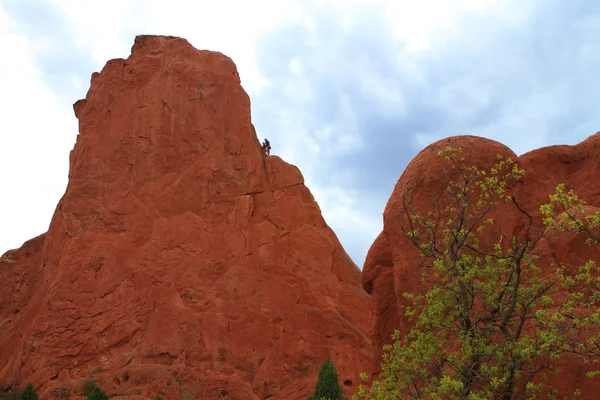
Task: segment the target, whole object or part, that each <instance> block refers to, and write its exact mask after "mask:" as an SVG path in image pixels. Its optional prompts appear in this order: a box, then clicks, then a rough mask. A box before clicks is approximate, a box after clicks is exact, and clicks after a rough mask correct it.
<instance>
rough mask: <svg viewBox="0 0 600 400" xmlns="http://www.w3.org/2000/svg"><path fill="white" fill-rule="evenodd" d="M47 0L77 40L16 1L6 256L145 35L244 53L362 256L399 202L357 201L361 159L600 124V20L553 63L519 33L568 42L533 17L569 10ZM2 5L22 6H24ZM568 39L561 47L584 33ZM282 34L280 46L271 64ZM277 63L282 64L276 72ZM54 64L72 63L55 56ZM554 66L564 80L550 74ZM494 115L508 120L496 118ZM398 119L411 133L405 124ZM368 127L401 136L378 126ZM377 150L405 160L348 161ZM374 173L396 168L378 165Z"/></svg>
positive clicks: (250, 74)
mask: <svg viewBox="0 0 600 400" xmlns="http://www.w3.org/2000/svg"><path fill="white" fill-rule="evenodd" d="M31 1H32V2H40V3H44V4H45V5H46V6H51V7H53V9H54V11H56V12H57V13H58V15H59V16H60V17H61V18H62V19H61V21H60V22H61V25H60V26H59V25H58V24H57V25H56V26H55V29H56V30H57V32H58V31H59V30H62V32H60V33H61V34H57V32H53V31H51V30H49V31H47V32H43V35H39V36H35V37H33V36H26V35H25V32H26V31H25V23H24V21H16V20H15V19H14V17H11V16H9V15H7V13H6V12H5V11H4V12H3V11H2V6H0V54H2V58H1V59H0V91H1V93H2V94H3V97H2V99H1V100H0V101H1V102H2V103H0V107H2V108H1V109H2V110H3V118H2V119H1V120H0V140H1V142H0V145H1V146H2V147H1V148H2V149H10V151H9V152H8V153H6V152H5V154H4V155H3V157H2V160H1V161H0V166H1V167H2V169H1V170H0V173H1V174H2V176H1V178H2V179H1V181H2V184H3V185H4V186H5V192H6V193H12V196H11V195H5V196H4V198H2V199H1V200H0V223H1V224H2V231H1V232H0V252H2V249H3V248H4V247H6V246H10V247H14V246H17V245H19V244H20V243H21V242H22V241H23V240H26V239H28V238H30V237H32V236H34V235H36V234H39V233H41V232H43V231H44V230H45V227H46V226H47V224H48V222H49V220H50V216H51V214H52V211H53V210H54V207H55V205H56V203H57V201H58V198H59V197H60V195H61V194H62V193H63V191H64V186H65V183H66V177H67V166H68V151H69V150H70V149H71V148H72V145H73V143H74V139H75V135H76V124H77V121H76V119H75V117H74V115H73V112H72V107H71V104H72V103H73V102H74V101H76V100H78V99H79V98H82V97H84V96H85V92H86V91H87V88H88V82H89V77H90V75H91V73H92V72H94V71H93V70H88V69H89V68H90V63H92V67H91V68H95V69H96V70H100V69H101V68H102V67H103V65H104V64H105V63H106V61H107V60H109V59H112V58H117V57H127V56H128V55H129V52H130V48H131V45H132V44H133V38H134V36H135V35H137V34H167V35H174V36H181V37H184V38H186V39H188V40H189V41H190V42H191V43H192V45H194V46H195V47H197V48H199V49H209V50H216V51H220V52H222V53H224V54H226V55H228V56H230V57H232V59H233V60H234V61H235V63H236V64H237V66H238V70H239V72H240V76H241V78H242V84H243V86H244V88H245V89H246V90H247V91H248V93H249V95H250V96H251V99H252V104H253V110H252V112H253V117H254V120H255V123H256V122H257V121H259V122H258V124H257V126H256V127H257V131H258V133H259V136H260V137H261V138H262V137H264V136H267V137H269V139H271V141H272V143H273V145H274V147H273V151H274V153H275V154H278V155H281V156H282V157H283V158H284V159H286V160H287V161H289V162H291V163H293V164H296V165H298V166H299V167H300V168H301V170H302V172H303V174H304V176H305V177H306V180H307V183H308V185H309V187H310V188H311V190H312V191H313V193H314V194H315V197H316V198H317V200H318V201H319V203H320V204H321V207H322V209H323V213H324V215H325V217H326V219H327V221H328V222H329V223H330V224H331V225H332V227H333V228H334V230H335V231H336V232H337V233H338V235H339V236H340V238H341V240H342V243H344V244H345V245H346V246H347V247H348V245H351V246H359V245H357V244H356V243H358V242H359V241H360V242H361V243H362V242H364V243H365V244H364V246H368V245H369V244H370V241H371V240H372V239H374V238H375V235H376V234H377V233H378V230H379V227H380V225H381V218H380V216H381V211H382V210H383V208H381V209H377V210H374V211H373V210H371V211H370V213H367V212H366V211H365V207H371V208H372V205H371V204H375V203H377V202H379V203H381V204H384V203H385V201H386V200H387V199H377V201H375V199H374V198H372V197H371V195H370V194H368V193H360V191H358V192H356V191H355V188H354V187H353V186H352V185H353V184H356V181H355V178H354V177H353V176H349V174H347V173H345V172H344V170H341V169H339V168H346V171H350V170H352V171H356V170H355V169H352V168H353V167H355V166H354V165H349V164H352V163H362V162H363V161H364V162H365V163H367V164H368V165H365V166H364V169H365V170H368V171H369V172H368V173H369V174H379V175H386V176H388V175H389V176H393V178H390V179H397V177H398V176H399V174H400V173H401V171H398V174H397V175H395V174H396V170H395V169H394V168H400V167H399V165H403V163H404V162H407V160H404V159H403V158H404V157H408V155H409V154H414V153H416V152H417V151H418V150H420V149H421V148H422V147H423V146H425V145H427V144H429V143H430V142H431V141H433V140H437V139H439V138H441V137H443V136H447V135H455V134H479V135H485V136H488V137H491V138H494V139H497V140H501V141H503V142H505V143H506V144H507V145H509V146H511V147H513V149H514V150H515V151H517V152H522V151H526V150H529V149H531V148H534V147H538V146H540V145H544V144H551V141H554V140H556V138H555V137H553V136H552V135H554V136H556V134H555V133H550V132H551V131H553V130H552V128H553V127H554V126H555V125H556V124H558V123H561V122H564V121H565V120H566V119H567V118H568V117H569V115H570V113H576V112H579V113H580V114H581V115H580V116H579V117H578V118H577V122H576V123H573V124H571V125H570V127H569V129H570V132H568V133H569V134H572V137H573V138H575V137H577V139H572V140H571V139H570V140H571V142H575V141H577V140H579V139H581V138H583V137H585V136H587V135H589V134H590V133H593V132H594V130H597V126H595V125H594V121H599V120H598V118H600V117H592V116H594V115H596V114H597V113H596V111H595V108H597V107H595V105H596V104H597V96H596V95H595V93H597V92H598V90H595V89H594V88H597V87H598V85H597V84H595V83H594V82H596V81H597V80H596V79H595V75H596V71H595V70H594V71H592V69H591V68H589V66H590V65H598V64H599V63H600V61H599V58H600V56H599V54H600V52H599V51H597V50H598V46H597V45H596V44H595V42H593V38H595V37H597V34H596V33H598V28H597V27H598V26H600V24H598V18H597V17H595V18H594V17H593V16H586V17H585V18H579V19H577V22H576V23H574V24H573V26H572V27H571V28H572V29H573V32H575V33H573V35H575V36H577V37H578V38H579V37H580V38H590V39H589V42H588V45H587V46H585V45H581V46H580V47H579V49H578V50H577V51H575V52H574V53H573V54H566V55H564V54H563V55H556V57H553V58H551V59H548V60H546V62H545V63H543V62H541V61H537V59H536V57H537V55H536V54H532V53H531V51H532V48H531V47H528V45H529V46H530V45H531V43H529V42H527V40H523V41H521V40H519V39H520V38H521V37H522V38H524V39H530V38H531V37H534V38H536V39H537V40H546V41H548V43H549V44H548V45H547V46H550V45H554V42H553V41H552V40H551V39H549V38H544V37H541V36H536V34H537V31H535V29H536V28H537V27H536V26H533V25H532V21H534V20H535V18H534V17H536V16H538V14H539V13H540V10H542V9H543V10H544V12H547V10H548V9H549V8H550V9H552V7H555V8H557V4H558V2H553V3H552V4H550V5H549V6H547V5H546V3H544V2H541V1H540V0H529V1H527V2H522V1H520V0H454V1H451V2H449V1H447V0H421V1H412V0H378V1H376V0H255V1H252V2H248V1H243V0H222V1H213V0H198V1H194V2H190V1H187V0H172V1H170V2H165V1H163V0H105V1H104V2H103V3H102V6H101V7H90V5H89V4H88V3H87V2H82V1H80V0H31ZM2 4H10V5H11V7H13V8H14V7H18V6H19V5H21V4H23V2H19V1H12V2H10V3H2ZM32 8H33V7H32ZM6 9H8V7H6ZM21 18H25V19H26V17H23V16H21ZM556 18H558V17H556ZM19 23H23V25H19ZM552 23H554V24H556V23H557V22H556V21H551V22H550V24H552ZM284 27H285V28H287V29H286V30H282V29H281V28H284ZM291 28H297V29H299V30H300V31H301V33H300V34H298V33H297V32H296V31H295V30H294V29H291ZM386 28H389V31H390V32H392V34H388V32H385V29H386ZM546 28H547V27H546ZM65 31H67V32H66V33H65ZM282 32H283V33H282ZM515 32H517V34H515ZM518 32H521V33H523V32H525V33H526V34H523V35H522V36H519V34H518ZM560 32H561V33H560V34H558V33H557V34H553V35H555V36H554V38H555V39H564V38H565V37H568V35H563V34H562V32H563V31H562V30H561V31H560ZM294 35H296V37H295V39H296V40H297V41H296V42H293V39H294V38H292V36H294ZM511 35H514V36H511ZM65 38H68V39H67V40H71V41H72V42H70V43H65V42H64V39H65ZM507 38H509V39H510V40H509V39H507ZM274 39H276V41H277V43H275V42H274ZM298 40H299V41H300V42H298ZM582 40H583V39H582ZM267 41H268V42H269V43H270V44H276V46H274V48H269V49H267V51H263V52H262V53H261V54H260V55H259V54H258V53H257V52H258V51H259V47H260V46H259V45H260V44H261V43H265V42H267ZM509 42H510V47H509V46H507V43H509ZM66 45H68V49H69V50H68V52H69V54H68V56H69V57H71V59H73V58H75V59H77V60H83V62H82V64H84V65H85V68H86V69H85V70H83V69H82V67H72V66H71V65H64V72H61V80H60V83H59V84H57V83H56V82H55V83H52V82H49V81H48V79H49V78H48V76H49V75H48V70H47V69H46V66H45V65H44V64H42V63H40V57H41V58H43V57H52V56H54V57H55V58H56V54H60V53H61V52H64V51H65V48H66ZM294 46H301V47H302V49H297V48H295V47H294ZM556 46H558V47H557V48H559V49H560V48H563V49H564V48H570V47H572V46H569V45H565V44H564V43H562V44H561V43H558V44H557V45H556ZM561 46H562V47H561ZM73 48H75V49H76V51H73V50H72V49H73ZM543 51H545V52H546V53H547V54H552V55H553V54H554V53H553V52H552V51H549V50H548V49H547V48H545V49H544V50H543ZM546 53H545V54H546ZM259 56H260V59H258V57H259ZM503 57H507V58H506V59H505V58H503ZM508 57H511V58H510V59H509V58H508ZM565 59H568V60H569V61H570V62H571V63H573V65H567V63H565V61H564V60H565ZM390 60H391V61H390ZM54 61H57V60H54ZM64 62H70V60H69V61H64ZM390 63H395V64H394V65H391V64H390ZM265 65H276V66H277V68H279V69H278V70H271V71H267V70H265V69H261V66H265ZM53 68H54V70H56V69H57V68H59V69H60V68H62V66H60V65H58V64H57V63H56V62H55V64H54V65H53ZM78 68H79V69H78ZM265 68H266V67H265ZM546 69H548V70H550V71H551V72H552V71H553V73H554V75H553V74H552V73H551V74H550V75H545V76H544V75H543V74H542V72H543V71H545V70H546ZM282 71H284V72H282ZM269 74H270V75H269ZM275 75H276V76H275ZM448 77H451V79H448ZM323 86H325V87H326V88H325V89H323ZM269 96H270V97H269ZM574 99H579V100H578V102H576V101H575V100H574ZM265 104H268V105H267V106H265ZM361 107H365V108H367V109H368V110H366V111H365V110H362V109H361ZM586 107H587V108H586ZM319 108H322V109H319ZM490 108H491V109H492V111H493V113H492V114H493V115H491V116H487V115H485V113H486V112H488V111H489V110H488V109H490ZM257 110H258V111H259V112H256V111H257ZM319 113H320V114H321V115H316V114H319ZM427 113H431V115H429V114H427ZM4 115H6V117H4ZM371 118H375V119H378V120H377V121H371V120H370V119H371ZM594 118H595V119H594ZM442 119H443V121H441V120H442ZM571 120H573V118H572V117H571ZM261 121H262V124H261ZM267 121H268V122H267ZM391 123H396V124H398V125H399V126H401V128H402V129H398V130H396V131H394V129H395V126H391V125H390V124H391ZM365 126H367V127H369V126H375V127H377V128H376V129H379V128H380V127H383V128H382V129H386V130H388V131H389V132H388V133H387V136H386V133H385V132H378V131H375V130H373V131H368V132H366V131H365V129H367V128H365ZM392 131H393V133H390V132H392ZM523 132H527V135H524V134H523ZM554 132H556V129H555V128H554ZM411 141H412V144H413V145H414V146H415V147H414V148H410V147H411V146H410V143H411ZM374 142H375V144H374ZM407 143H409V144H408V145H407ZM369 146H379V147H376V150H377V151H378V153H377V154H379V153H381V154H387V155H389V154H393V159H391V160H390V161H389V163H388V164H387V165H386V164H384V163H382V162H381V161H380V160H367V159H363V158H360V156H358V159H357V160H355V161H348V160H349V159H350V158H349V156H352V155H353V154H357V153H359V154H370V155H372V154H375V153H373V152H366V153H365V151H364V149H373V147H369ZM388 147H389V149H388ZM406 148H408V150H406ZM397 151H399V152H400V153H401V154H399V153H394V152H397ZM344 157H346V158H345V159H344ZM332 160H333V161H332ZM340 160H344V161H340ZM336 162H339V163H342V162H343V163H346V164H344V166H340V165H338V164H336ZM371 164H376V165H378V166H379V168H380V170H371V168H373V165H371ZM384 168H388V169H389V170H387V169H386V170H384ZM360 173H362V172H360ZM332 177H333V178H332ZM377 178H380V176H378V177H377ZM386 179H388V178H387V177H386ZM373 180H374V181H377V182H383V180H382V179H376V178H375V176H373ZM392 187H393V183H392V184H391V186H390V187H389V188H386V190H385V191H384V192H386V193H387V191H388V190H389V191H391V189H392ZM7 188H8V189H7ZM378 193H381V192H378ZM363 204H368V206H363ZM371 236H372V237H371ZM9 242H10V244H9ZM359 247H360V246H359ZM347 249H348V250H349V252H350V253H352V252H353V251H352V249H350V248H347ZM360 252H362V250H360V251H356V252H354V254H359V253H360ZM355 260H356V261H357V262H360V261H362V260H360V257H355Z"/></svg>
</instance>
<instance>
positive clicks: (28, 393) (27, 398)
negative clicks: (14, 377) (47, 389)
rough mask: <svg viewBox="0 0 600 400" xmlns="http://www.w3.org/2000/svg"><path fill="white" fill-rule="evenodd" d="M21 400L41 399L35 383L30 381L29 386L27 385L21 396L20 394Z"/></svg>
mask: <svg viewBox="0 0 600 400" xmlns="http://www.w3.org/2000/svg"><path fill="white" fill-rule="evenodd" d="M19 399H20V400H39V397H38V395H37V393H36V391H35V389H34V388H33V385H32V384H31V383H28V384H27V386H25V389H24V390H23V392H22V393H21V396H19Z"/></svg>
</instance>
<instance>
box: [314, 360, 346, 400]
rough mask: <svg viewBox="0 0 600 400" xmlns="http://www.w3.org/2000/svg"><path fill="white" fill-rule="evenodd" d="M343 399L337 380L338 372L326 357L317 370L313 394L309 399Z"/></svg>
mask: <svg viewBox="0 0 600 400" xmlns="http://www.w3.org/2000/svg"><path fill="white" fill-rule="evenodd" d="M320 399H327V400H344V392H343V391H342V388H341V386H340V383H339V382H338V374H337V371H336V370H335V366H334V365H333V363H332V362H331V360H330V359H329V358H328V359H326V360H325V362H324V363H323V365H321V369H320V370H319V380H318V381H317V386H316V388H315V394H314V395H312V396H311V397H309V400H320Z"/></svg>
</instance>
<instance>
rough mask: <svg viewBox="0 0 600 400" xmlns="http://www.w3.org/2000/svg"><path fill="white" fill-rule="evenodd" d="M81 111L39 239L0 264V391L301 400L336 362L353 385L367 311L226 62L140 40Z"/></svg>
mask: <svg viewBox="0 0 600 400" xmlns="http://www.w3.org/2000/svg"><path fill="white" fill-rule="evenodd" d="M75 113H76V115H77V117H78V119H79V127H80V128H79V131H80V134H79V136H78V139H77V143H76V145H75V147H74V149H73V151H72V153H71V164H70V173H69V184H68V187H67V190H66V193H65V195H64V196H63V198H62V199H61V201H60V203H59V204H58V207H57V209H56V212H55V214H54V217H53V218H52V222H51V224H50V228H49V230H48V232H47V233H46V234H44V235H42V236H40V237H38V238H35V239H32V240H31V241H29V242H27V243H25V244H24V245H23V247H22V248H20V249H18V250H14V251H10V252H8V253H6V254H5V255H4V256H3V257H2V258H1V259H0V290H1V292H0V386H6V385H9V384H11V383H12V382H13V381H18V382H20V383H21V384H24V383H26V382H28V381H31V382H33V383H34V385H35V386H36V387H38V388H39V389H40V392H41V393H42V394H43V395H42V398H52V395H51V393H53V391H56V390H58V389H62V390H73V391H74V392H77V391H78V389H79V387H80V384H81V382H82V380H83V379H86V378H87V377H88V376H89V375H90V374H91V375H92V376H93V378H94V379H95V380H96V381H97V382H99V383H100V384H101V385H102V387H103V388H104V389H105V390H106V391H107V392H108V393H109V394H112V395H116V394H118V393H130V394H131V393H141V394H143V395H144V396H146V397H151V398H154V396H156V395H157V394H160V395H162V396H163V397H164V398H167V399H179V398H198V399H217V398H219V399H220V398H229V399H239V400H242V399H243V400H251V399H266V398H270V399H289V400H292V399H305V398H306V397H307V396H308V395H309V394H310V392H311V391H312V390H313V389H314V384H315V382H316V377H317V372H318V368H319V366H320V363H321V362H322V361H323V360H324V359H325V357H326V356H329V357H331V359H332V360H333V362H334V363H335V365H336V367H337V370H338V372H339V375H340V379H341V381H342V383H343V384H344V385H345V387H346V389H347V390H348V393H350V392H352V391H353V390H355V389H356V387H357V385H358V383H359V382H358V373H360V371H361V370H363V369H367V368H368V367H369V366H370V363H371V361H372V347H371V343H370V339H369V332H368V330H369V329H370V326H371V309H370V297H369V296H368V295H367V294H366V293H365V292H364V290H363V289H362V288H361V284H360V279H361V278H360V271H359V269H358V268H357V267H356V265H355V264H354V263H353V262H352V261H351V259H350V258H349V257H348V255H347V254H346V252H345V251H344V249H343V248H342V246H341V245H340V243H339V241H338V239H337V238H336V236H335V234H334V233H333V232H332V230H331V229H330V228H329V227H328V226H327V225H326V223H325V221H324V220H323V218H322V216H321V211H320V209H319V207H318V205H317V204H316V202H315V201H314V199H313V197H312V195H311V193H310V191H309V190H308V189H307V188H306V186H304V180H303V177H302V175H301V173H300V171H299V170H298V169H297V168H296V167H294V166H292V165H289V164H287V163H285V162H284V161H282V160H281V159H280V158H278V157H274V156H271V157H265V156H264V155H263V154H262V152H261V150H260V144H259V141H258V139H257V137H256V134H255V132H254V128H253V126H252V124H251V120H250V101H249V98H248V96H247V95H246V93H245V92H244V90H243V89H242V87H241V85H240V79H239V76H238V73H237V70H236V67H235V65H234V63H233V62H232V61H231V60H230V59H229V58H227V57H225V56H223V55H222V54H219V53H215V52H209V51H198V50H196V49H194V48H193V47H192V46H191V45H190V44H189V43H188V42H187V41H186V40H183V39H180V38H174V37H158V36H156V37H155V36H140V37H137V38H136V40H135V44H134V46H133V48H132V54H131V56H130V57H129V58H127V59H126V60H123V59H117V60H111V61H109V62H108V63H107V64H106V66H105V67H104V69H103V70H102V72H101V73H99V74H97V73H95V74H93V75H92V83H91V88H90V90H89V92H88V94H87V96H86V99H85V100H80V101H78V102H77V103H76V104H75ZM185 396H188V397H185ZM189 396H191V397H189Z"/></svg>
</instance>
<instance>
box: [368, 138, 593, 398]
mask: <svg viewBox="0 0 600 400" xmlns="http://www.w3.org/2000/svg"><path fill="white" fill-rule="evenodd" d="M446 146H452V147H461V148H462V149H463V154H462V156H464V157H465V159H466V161H467V163H469V164H472V165H479V166H482V167H483V166H488V167H489V166H491V165H493V163H494V162H495V157H496V155H498V154H500V155H503V156H505V157H512V158H513V159H517V160H518V163H519V165H520V167H521V168H523V169H524V170H525V177H524V179H523V180H522V182H521V183H519V184H517V185H516V186H515V187H514V193H515V197H516V198H517V200H518V201H519V203H520V205H521V206H522V207H523V208H524V209H526V210H528V211H529V212H530V213H531V214H532V215H533V216H534V219H535V221H536V224H537V228H538V229H542V227H543V225H542V224H541V219H540V218H539V217H540V212H539V206H540V205H541V204H543V203H546V202H547V201H548V195H549V194H551V193H554V191H555V188H556V185H558V184H559V183H565V184H566V185H567V189H574V190H575V191H576V193H577V194H578V195H579V196H580V197H581V198H582V199H584V200H585V201H587V202H588V204H589V206H588V207H587V208H588V211H589V212H594V211H597V210H598V208H597V207H600V132H599V133H597V134H595V135H593V136H591V137H590V138H588V139H587V140H585V141H584V142H582V143H580V144H578V145H576V146H552V147H546V148H542V149H539V150H535V151H532V152H529V153H526V154H524V155H522V156H520V157H517V156H516V155H515V154H514V153H513V152H512V151H511V150H510V149H509V148H507V147H506V146H504V145H502V144H500V143H498V142H495V141H492V140H488V139H484V138H480V137H473V136H460V137H451V138H447V139H444V140H441V141H438V142H436V143H434V144H432V145H430V146H428V147H427V148H425V149H424V150H423V151H421V152H420V153H419V154H418V155H417V156H416V157H415V158H414V159H413V160H412V161H411V163H410V164H409V165H408V167H407V168H406V170H405V172H404V173H403V174H402V176H401V177H400V180H399V181H398V183H397V185H396V187H395V189H394V192H393V194H392V196H391V198H390V200H389V202H388V204H387V206H386V209H385V212H384V228H383V232H382V233H381V234H380V235H379V237H378V238H377V240H376V241H375V243H374V244H373V246H372V247H371V249H370V250H369V253H368V255H367V258H366V261H365V266H364V269H363V287H364V288H365V290H366V291H367V292H369V293H371V295H372V298H373V305H374V316H375V324H374V334H373V346H374V348H375V349H380V348H381V346H382V345H383V344H386V343H390V342H391V338H390V337H391V334H392V332H393V331H394V329H398V330H400V332H406V331H407V330H408V329H409V327H408V324H407V321H406V320H405V319H404V318H403V316H402V314H401V313H400V312H399V308H398V306H399V305H400V304H404V302H405V301H406V300H405V299H404V298H403V296H402V294H403V293H405V292H415V291H422V290H424V288H423V286H422V284H421V273H420V272H419V271H418V270H417V267H418V265H419V260H420V256H419V253H418V252H417V251H416V249H415V248H414V246H413V245H412V244H411V243H410V242H409V241H408V240H407V239H406V238H405V237H404V235H403V233H402V230H401V226H400V223H399V219H398V218H400V219H402V217H403V214H404V211H403V204H402V200H401V197H402V196H403V195H405V194H406V195H407V199H408V201H409V202H411V204H412V205H413V206H414V207H415V210H416V211H417V212H419V213H423V212H426V211H430V210H431V209H432V207H433V203H432V199H433V198H434V197H435V196H436V195H437V194H439V193H441V191H443V190H444V189H445V188H446V184H447V182H446V180H445V178H444V175H443V174H442V170H441V168H442V161H441V159H440V157H438V156H437V154H438V152H439V151H441V150H443V149H444V148H445V147H446ZM496 221H497V223H496V225H495V226H494V230H495V231H492V232H491V233H490V235H493V237H494V238H496V241H497V238H498V237H499V231H502V233H504V234H505V235H509V236H512V235H513V233H514V232H516V230H517V229H519V227H520V226H522V221H521V220H520V216H519V215H517V213H516V212H515V210H514V208H513V207H510V208H505V209H500V210H498V212H497V213H496ZM548 239H549V240H548V241H547V242H546V243H545V249H547V251H546V254H543V256H546V257H544V258H542V260H541V261H540V263H539V265H540V266H541V267H542V268H545V269H546V270H547V271H548V274H553V270H552V268H550V266H551V264H552V263H569V264H570V265H574V266H577V265H582V264H583V263H585V262H586V261H588V260H590V259H592V260H595V261H596V263H600V249H599V248H598V246H594V247H591V246H587V245H586V244H585V237H584V236H583V235H575V234H573V235H560V236H559V237H554V236H550V237H549V238H548ZM484 242H485V239H484V240H482V243H484ZM490 242H492V241H490ZM493 243H495V241H494V242H493ZM376 359H377V360H378V362H379V360H380V359H381V351H379V350H378V351H377V354H376ZM564 364H565V365H566V366H567V367H568V368H564V369H563V371H562V372H561V375H560V379H556V380H555V381H554V382H556V385H555V386H556V387H557V388H559V389H570V390H571V393H572V391H573V390H575V389H576V388H580V389H582V390H584V393H587V396H588V397H584V398H590V399H592V398H597V394H596V393H598V390H600V384H599V383H598V382H597V381H591V380H589V379H587V378H586V377H585V374H584V372H585V370H584V369H583V368H582V367H580V366H579V364H577V365H574V364H573V361H569V360H564ZM594 382H595V383H594ZM589 396H592V397H589Z"/></svg>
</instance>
